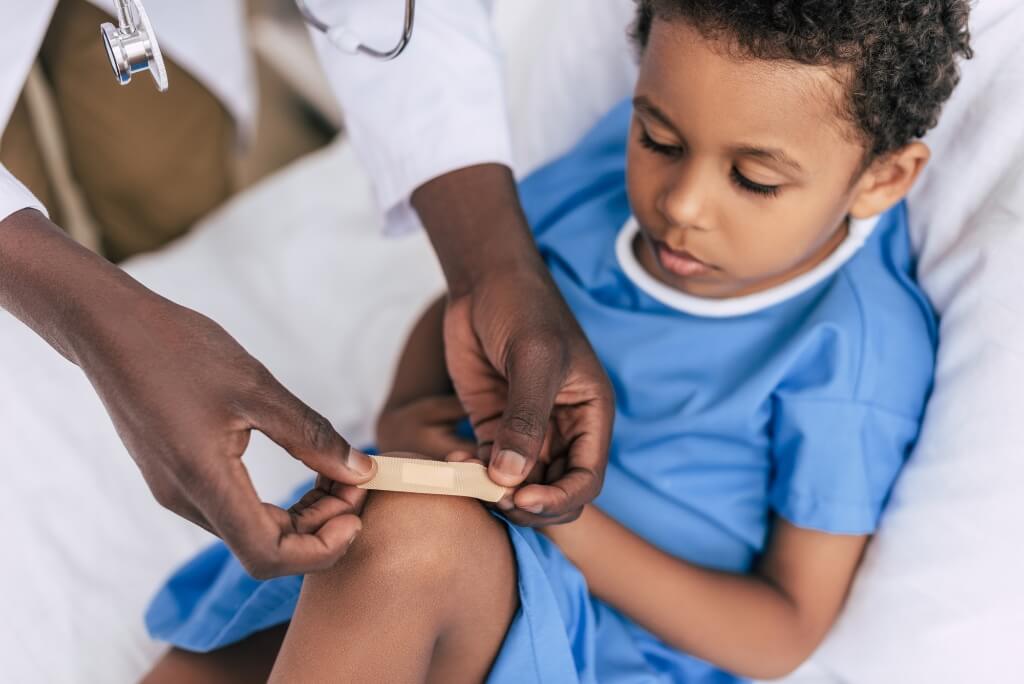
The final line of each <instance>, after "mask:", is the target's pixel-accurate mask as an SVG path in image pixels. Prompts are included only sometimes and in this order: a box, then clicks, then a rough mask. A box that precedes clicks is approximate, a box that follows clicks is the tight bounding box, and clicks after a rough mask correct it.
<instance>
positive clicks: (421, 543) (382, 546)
mask: <svg viewBox="0 0 1024 684" xmlns="http://www.w3.org/2000/svg"><path fill="white" fill-rule="evenodd" d="M349 556H351V557H352V558H350V559H349V560H355V561H357V562H363V563H369V564H371V565H372V566H373V567H374V569H375V570H376V572H378V573H379V576H380V577H381V578H387V579H386V581H388V582H398V581H401V582H403V583H406V584H407V586H419V587H433V586H434V585H444V584H446V583H447V582H448V581H449V580H450V579H451V578H452V576H453V575H454V574H455V573H459V574H460V576H462V575H464V573H471V574H475V573H476V572H478V571H486V572H492V573H493V572H498V573H499V574H500V573H501V571H502V568H506V569H511V566H512V565H513V563H514V559H513V556H512V551H511V544H510V542H509V539H508V534H507V532H506V530H505V526H504V524H503V523H502V522H501V521H499V520H498V519H496V518H495V517H494V516H492V515H491V514H490V513H488V511H487V509H486V508H484V506H483V505H482V504H481V503H480V502H478V501H476V500H474V499H467V498H463V497H451V496H431V495H423V494H398V493H392V492H374V493H373V494H371V496H370V498H369V499H368V501H367V504H366V508H365V509H364V511H363V530H362V532H361V533H360V535H359V537H358V539H357V540H356V541H355V542H354V543H353V546H352V549H351V550H350V551H349ZM341 565H345V562H344V561H343V562H342V564H341ZM512 572H513V576H514V570H513V571H512Z"/></svg>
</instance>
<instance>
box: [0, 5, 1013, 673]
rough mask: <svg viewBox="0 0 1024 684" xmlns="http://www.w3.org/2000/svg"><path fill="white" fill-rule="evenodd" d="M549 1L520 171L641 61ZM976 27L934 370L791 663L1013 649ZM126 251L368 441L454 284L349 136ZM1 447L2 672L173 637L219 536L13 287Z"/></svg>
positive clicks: (930, 256)
mask: <svg viewBox="0 0 1024 684" xmlns="http://www.w3.org/2000/svg"><path fill="white" fill-rule="evenodd" d="M543 4H544V3H542V2H540V1H538V2H518V3H517V4H516V7H515V8H514V9H507V8H508V5H509V3H505V4H504V5H501V4H499V30H500V32H501V36H502V39H503V41H504V43H505V45H506V48H507V51H508V54H509V73H508V87H509V102H510V108H511V111H512V120H513V128H514V133H515V137H516V149H517V165H518V169H517V170H518V171H520V172H526V171H528V170H529V169H531V168H533V167H535V166H536V165H538V164H540V163H542V162H543V161H545V160H546V159H548V158H550V157H551V156H553V155H555V154H557V153H559V152H561V151H562V150H564V149H565V148H567V147H568V146H569V145H570V144H571V143H572V141H573V140H574V138H575V137H576V136H578V135H579V134H580V133H582V132H583V131H584V130H586V128H588V127H589V125H590V124H591V123H592V122H593V121H595V120H596V118H597V117H598V116H599V115H600V114H602V113H603V112H604V111H605V109H607V108H608V107H609V106H610V105H611V103H612V102H614V101H615V100H616V99H617V98H619V97H621V96H622V95H624V94H625V93H626V92H628V89H629V84H630V80H631V78H632V76H633V73H634V72H633V66H632V63H631V61H630V60H629V57H628V55H627V53H626V50H625V49H622V50H618V51H609V50H608V49H607V45H608V43H609V41H615V40H621V26H622V21H623V17H624V16H625V15H626V14H628V11H629V2H628V1H624V2H618V1H617V2H608V3H603V4H601V5H600V6H598V5H596V4H595V3H592V2H591V0H561V1H560V2H559V3H558V4H557V9H555V8H554V7H555V6H554V4H552V3H548V6H547V7H542V5H543ZM595 8H596V9H595ZM541 11H543V12H544V13H545V18H544V21H543V22H539V21H536V15H535V13H536V12H541ZM587 26H589V27H590V29H589V30H587V29H584V28H582V27H587ZM527 27H529V28H530V29H531V30H525V29H526V28H527ZM537 27H543V30H538V29H537ZM973 32H974V36H975V45H976V52H977V56H976V58H975V59H974V60H973V61H972V62H970V63H968V64H966V65H965V66H964V80H963V84H962V85H961V87H960V89H959V90H958V91H957V93H956V94H955V95H954V97H953V99H952V100H951V101H950V103H949V105H948V106H947V107H946V111H945V114H944V118H943V121H942V124H941V125H940V127H939V128H938V129H937V130H935V131H934V132H933V133H932V134H930V136H929V138H928V142H929V143H930V144H931V145H932V148H933V151H934V152H935V157H936V159H937V162H936V163H934V164H933V165H932V166H931V167H930V168H929V170H928V171H927V172H926V174H925V176H924V178H923V179H922V182H921V183H920V185H919V186H918V187H917V189H916V190H915V191H914V193H913V195H912V196H911V199H910V206H911V219H912V224H913V225H912V230H913V239H914V245H915V248H916V249H917V251H918V253H919V255H920V262H919V271H920V279H921V282H922V284H923V286H924V288H925V289H926V291H927V292H928V295H929V296H930V298H931V300H932V303H933V304H934V306H935V307H936V309H937V311H938V312H939V314H940V316H941V329H940V335H941V341H940V346H939V357H938V366H937V373H936V384H935V390H934V394H933V396H932V399H931V401H930V403H929V406H928V410H927V415H926V419H925V423H924V428H923V431H922V435H921V439H920V442H919V444H918V446H917V448H916V451H915V453H914V455H913V457H912V459H911V461H910V463H909V465H908V466H907V469H906V471H905V474H904V475H903V477H902V478H901V480H900V482H899V483H898V485H897V487H896V490H895V492H894V494H893V497H892V500H891V503H890V506H889V509H888V511H887V513H886V516H885V518H884V521H883V524H882V528H881V530H880V532H879V534H878V535H877V537H876V538H875V539H874V541H873V542H872V544H871V546H870V548H869V550H868V553H867V556H866V558H865V561H864V565H863V567H862V569H861V571H860V573H859V576H858V579H857V581H856V583H855V585H854V587H853V591H852V595H851V597H850V600H849V603H848V606H847V607H846V609H845V610H844V612H843V615H842V617H841V619H840V621H839V623H838V624H837V626H836V628H835V629H834V630H833V632H832V634H831V635H830V636H829V638H828V639H827V640H826V642H825V644H824V645H823V646H822V647H821V649H819V651H818V652H817V653H816V654H815V656H814V657H813V658H812V660H811V662H810V663H808V665H807V666H806V667H805V668H803V669H802V670H801V671H800V672H798V673H796V674H795V675H794V676H793V677H792V678H790V684H797V683H801V684H809V683H820V684H826V683H835V682H865V683H871V684H876V683H883V684H884V683H886V682H894V683H895V682H899V683H901V684H902V683H905V682H910V683H913V682H929V683H935V682H938V683H942V682H968V681H1015V680H1019V679H1020V677H1021V675H1020V672H1022V671H1024V656H1022V655H1021V653H1022V650H1021V648H1020V645H1021V642H1022V639H1024V590H1022V587H1021V577H1024V545H1022V544H1021V538H1022V537H1021V530H1024V501H1022V496H1021V491H1022V489H1024V451H1022V447H1021V445H1022V444H1024V397H1022V396H1020V394H1021V392H1022V388H1024V269H1022V266H1024V124H1022V123H1021V122H1022V121H1024V42H1022V41H1021V39H1020V36H1021V35H1022V34H1024V5H1021V4H1020V3H1018V2H1010V1H1009V0H981V3H980V5H979V6H978V9H977V11H976V14H975V17H974V20H973ZM567 35H571V36H573V39H572V40H567V39H566V36H567ZM564 79H569V80H568V81H566V80H564ZM565 82H570V83H574V84H576V85H577V86H578V87H576V88H574V89H573V92H572V93H571V94H568V93H566V91H565V89H564V88H563V87H562V86H561V84H564V83H565ZM339 187H344V188H346V192H343V193H341V192H337V188H339ZM127 269H128V270H129V271H130V272H131V273H132V274H133V275H134V276H135V277H137V278H138V279H140V280H141V281H142V282H144V283H145V284H147V285H148V286H150V287H151V288H153V289H155V290H157V291H158V292H160V293H162V294H164V295H166V296H168V297H171V298H173V299H175V300H176V301H179V302H181V303H182V304H185V305H186V306H190V307H193V308H195V309H198V310H200V311H202V312H204V313H206V314H208V315H210V316H212V317H213V318H214V319H216V320H217V321H219V322H220V323H221V324H222V325H224V327H226V328H227V329H228V330H229V331H230V332H231V333H232V334H233V335H235V336H236V337H237V338H238V339H239V340H240V341H241V342H242V344H243V345H245V346H246V347H247V348H248V349H249V350H250V351H252V352H253V353H254V354H255V355H256V356H257V357H258V358H260V359H261V360H262V361H263V362H264V363H265V364H266V365H267V366H268V367H269V368H270V369H271V370H272V371H273V372H274V374H275V375H277V377H279V378H280V379H281V380H282V382H283V383H284V384H285V385H286V386H288V387H289V388H291V389H292V390H293V391H294V392H296V393H297V394H298V395H299V396H300V397H301V398H303V399H304V400H305V401H307V402H308V403H309V404H311V405H312V406H314V407H316V408H317V409H318V410H319V411H321V412H323V413H324V414H325V415H327V416H328V417H329V418H330V419H331V420H332V421H333V422H334V424H335V425H336V426H337V427H338V429H339V430H340V431H341V432H342V433H343V434H345V435H346V436H348V437H350V438H351V439H352V440H354V441H356V442H366V441H368V440H370V438H371V436H372V433H371V430H372V423H373V416H374V414H375V412H376V410H377V408H378V407H379V405H380V404H381V402H382V400H383V394H384V392H385V390H386V387H387V383H388V379H389V376H390V373H391V369H392V365H393V363H394V361H395V358H396V356H397V354H398V351H399V346H400V344H401V343H402V340H403V338H404V336H405V333H406V331H407V329H408V328H409V326H410V324H411V322H412V320H413V317H414V316H415V315H416V313H417V312H418V311H419V310H420V309H421V308H422V307H423V306H424V305H425V304H426V303H427V301H428V300H430V299H431V298H432V297H433V296H434V295H435V294H437V293H438V292H440V290H441V289H442V287H443V281H442V278H441V275H440V272H439V270H438V268H437V266H436V263H435V260H434V258H433V256H432V253H431V251H430V248H429V245H428V243H427V241H426V239H425V238H424V236H422V235H411V236H407V237H404V238H401V239H388V238H385V237H384V236H383V235H382V231H381V225H380V219H379V217H378V215H377V212H376V209H375V207H374V206H373V198H372V192H371V189H370V187H369V184H368V181H367V180H366V178H365V176H364V174H363V173H362V171H361V170H360V167H359V164H358V162H357V160H356V159H355V158H354V157H353V154H352V152H351V150H350V149H349V148H348V147H347V146H346V145H345V144H344V142H340V143H338V144H336V145H333V146H331V147H329V148H328V149H326V150H324V151H322V152H320V153H317V154H315V155H313V156H311V157H308V158H306V159H304V160H302V161H301V162H299V163H298V164H296V165H294V166H292V167H291V168H289V169H287V170H286V171H284V172H283V173H281V174H279V175H277V176H275V177H273V178H271V179H269V180H267V181H265V182H264V183H262V184H260V185H258V186H256V187H255V188H253V189H252V190H250V191H249V192H247V193H246V194H245V195H243V196H241V197H239V198H237V199H236V200H235V201H233V202H232V203H231V204H230V205H229V206H227V207H225V208H224V209H223V210H222V211H220V212H218V213H217V214H216V215H214V216H211V217H209V218H208V219H207V220H205V221H204V222H203V223H202V225H200V226H199V227H198V228H197V230H196V231H194V232H193V233H192V234H191V235H190V236H188V237H187V238H185V239H184V240H182V241H180V242H179V243H176V244H175V245H173V246H171V247H170V248H168V249H167V250H165V251H163V252H161V253H159V254H154V255H149V256H145V257H142V258H139V259H136V260H133V261H132V262H130V263H129V264H128V265H127ZM398 273H400V274H401V277H395V274H398ZM0 455H2V461H0V463H2V467H3V469H4V471H3V475H2V476H0V520H2V521H3V523H4V526H3V529H4V534H3V536H2V538H0V545H2V546H0V548H2V562H0V680H2V681H10V682H59V683H64V682H69V683H70V682H120V681H132V680H134V679H136V678H137V677H138V676H139V675H140V674H141V673H142V672H144V671H145V670H146V669H147V668H148V667H149V665H150V664H151V663H152V662H153V661H154V659H155V658H156V657H158V655H159V653H160V652H161V649H162V647H161V646H160V645H159V644H156V643H153V642H152V641H150V640H149V639H148V638H147V636H146V634H145V631H144V628H143V624H142V613H143V609H144V606H145V604H146V602H147V601H148V599H149V598H150V596H151V594H152V592H153V591H154V589H155V588H156V586H157V585H158V583H159V582H160V580H161V579H163V578H164V577H165V576H166V575H167V574H168V573H169V572H170V571H171V570H172V569H173V568H174V567H175V566H176V565H177V564H178V563H180V562H181V561H183V560H184V559H185V558H186V557H188V556H189V555H190V554H191V553H193V552H195V551H196V550H198V549H199V548H201V547H202V546H204V545H205V544H207V543H208V542H209V541H210V537H209V536H208V535H207V534H206V533H205V532H203V531H202V530H200V529H198V528H196V527H193V526H191V525H189V524H187V523H185V522H184V521H182V520H181V519H179V518H176V517H175V516H173V515H172V514H170V513H168V512H166V511H164V510H162V509H160V508H159V507H158V506H157V504H156V503H155V502H154V501H153V500H152V497H151V496H150V494H149V493H148V491H147V489H146V487H145V484H144V482H143V480H142V478H141V476H140V475H139V473H138V471H137V470H136V468H135V466H134V464H133V463H132V462H131V460H130V459H129V458H128V456H127V454H126V453H125V450H124V447H123V446H122V445H121V444H120V441H119V440H118V438H117V436H116V434H115V432H114V430H113V428H112V427H111V425H110V421H109V419H108V418H107V416H106V413H105V412H104V410H103V407H102V406H101V405H100V403H99V401H98V400H97V398H96V396H95V394H94V393H93V392H92V390H91V388H90V387H89V385H88V382H87V381H86V380H85V378H84V376H83V375H82V374H81V372H80V371H78V369H77V368H75V367H73V366H71V365H70V364H68V363H67V362H65V361H64V360H63V359H61V358H60V357H59V356H58V355H56V354H55V353H54V352H52V350H50V349H49V348H48V347H47V346H46V345H45V344H44V343H42V342H41V341H39V340H38V339H36V338H35V337H34V336H33V335H32V334H31V333H30V332H29V331H28V330H27V329H25V328H23V327H22V326H21V325H20V324H18V323H17V322H16V321H15V320H14V319H13V318H11V317H9V316H8V315H6V314H3V313H0ZM246 463H247V464H248V466H249V468H250V470H251V471H252V474H253V479H254V481H255V483H256V485H257V488H258V490H259V491H260V492H261V494H262V495H263V496H264V498H266V499H278V498H282V497H283V496H285V495H286V494H287V493H288V492H289V491H290V490H291V488H292V487H293V486H294V485H295V484H296V483H298V482H299V481H300V480H302V479H303V478H305V477H306V476H307V474H306V472H305V471H304V469H303V468H302V467H301V466H300V465H299V464H297V463H296V462H294V461H292V460H291V459H290V458H288V457H287V456H286V455H284V454H283V452H281V451H279V450H278V449H277V448H276V447H274V446H273V445H271V444H270V443H269V441H267V440H265V439H262V438H258V437H257V438H256V439H254V441H253V443H252V446H251V448H250V451H249V453H248V454H247V456H246Z"/></svg>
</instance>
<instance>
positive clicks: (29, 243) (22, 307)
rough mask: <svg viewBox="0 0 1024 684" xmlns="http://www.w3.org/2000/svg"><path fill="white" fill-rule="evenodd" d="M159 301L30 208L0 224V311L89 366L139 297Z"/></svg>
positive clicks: (68, 355)
mask: <svg viewBox="0 0 1024 684" xmlns="http://www.w3.org/2000/svg"><path fill="white" fill-rule="evenodd" d="M147 299H160V298H159V297H158V296H157V295H155V294H154V293H153V292H151V291H150V290H148V289H146V288H145V287H143V286H142V285H141V284H139V283H138V282H137V281H135V280H134V279H132V278H131V276H129V275H128V274H127V273H125V272H124V271H122V270H121V269H119V268H118V267H116V266H114V265H113V264H111V263H110V262H109V261H107V260H106V259H104V258H103V257H101V256H99V255H97V254H94V253H92V252H90V251H89V250H87V249H85V248H84V247H82V246H81V245H79V244H78V243H76V242H75V241H74V240H72V239H71V238H69V237H68V236H67V234H65V233H64V232H63V231H62V230H61V229H60V228H58V227H57V226H56V225H54V224H53V223H52V222H51V221H50V220H49V219H48V218H46V217H45V216H44V215H43V214H41V213H40V212H38V211H35V210H33V209H26V210H23V211H20V212H17V213H15V214H12V215H11V216H10V217H8V218H7V219H5V220H4V221H3V222H2V223H0V308H4V309H7V310H8V311H9V312H10V313H11V314H13V315H14V316H15V317H16V318H18V319H19V320H21V321H22V322H23V323H24V324H25V325H27V326H28V327H29V328H31V329H32V330H34V331H35V332H36V333H37V334H38V335H39V336H40V337H42V338H43V339H44V340H46V341H47V342H48V343H49V344H50V346H52V347H53V348H54V349H56V350H57V351H58V352H59V353H60V354H61V355H62V356H64V357H65V358H67V359H68V360H69V361H71V362H72V363H74V364H76V365H78V366H80V367H82V368H83V369H85V367H86V365H87V363H88V358H89V357H90V356H92V355H93V354H94V353H95V347H96V345H97V344H100V343H101V342H98V341H99V340H102V339H103V338H104V337H105V334H104V333H107V334H115V332H114V331H116V329H118V328H121V327H123V326H124V322H125V317H126V310H127V309H132V308H135V306H136V302H140V301H143V300H147Z"/></svg>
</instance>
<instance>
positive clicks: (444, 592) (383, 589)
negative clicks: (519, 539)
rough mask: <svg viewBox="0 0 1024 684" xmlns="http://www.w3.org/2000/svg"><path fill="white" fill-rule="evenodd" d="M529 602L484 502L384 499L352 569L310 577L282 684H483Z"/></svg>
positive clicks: (278, 676)
mask: <svg viewBox="0 0 1024 684" xmlns="http://www.w3.org/2000/svg"><path fill="white" fill-rule="evenodd" d="M518 598H519V597H518V590H517V585H516V568H515V559H514V556H513V553H512V549H511V544H510V542H509V539H508V534H507V532H506V530H505V527H504V525H503V524H502V523H501V522H500V521H498V520H497V519H495V518H494V517H493V516H491V515H490V514H489V513H488V512H487V511H486V510H485V509H484V507H483V506H482V505H481V504H480V503H479V502H476V501H473V500H470V499H462V498H453V497H440V496H427V495H414V494H393V493H374V494H373V495H372V496H371V497H370V499H369V500H368V502H367V505H366V509H365V511H364V513H363V532H362V534H361V536H360V538H359V539H358V540H357V541H356V542H355V543H354V544H353V546H352V548H351V550H350V551H349V553H348V554H347V555H346V556H345V558H344V559H342V561H341V562H340V563H338V565H336V566H335V567H334V568H332V569H331V570H328V571H325V572H322V573H317V574H315V575H309V576H307V577H306V580H305V583H304V584H303V588H302V594H301V596H300V598H299V605H298V607H297V608H296V611H295V616H294V618H293V620H292V624H291V627H290V628H289V631H288V635H287V637H286V638H285V641H284V644H283V645H282V648H281V653H280V655H279V658H278V662H277V664H276V665H275V667H274V671H273V674H272V675H271V681H279V682H290V681H310V682H314V681H387V682H424V681H427V682H445V683H446V684H448V683H459V682H480V681H483V680H484V679H485V678H486V676H487V673H488V672H489V671H490V668H491V665H492V663H493V662H494V658H495V656H496V655H497V653H498V651H499V650H500V648H501V644H502V642H503V640H504V637H505V633H506V631H507V630H508V626H509V624H510V623H511V621H512V618H513V616H514V615H515V611H516V609H517V608H518Z"/></svg>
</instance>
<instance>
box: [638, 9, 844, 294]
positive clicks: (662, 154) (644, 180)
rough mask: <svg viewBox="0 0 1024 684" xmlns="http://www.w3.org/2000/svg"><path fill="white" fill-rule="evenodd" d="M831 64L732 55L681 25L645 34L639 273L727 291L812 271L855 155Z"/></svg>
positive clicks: (834, 233)
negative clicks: (841, 116)
mask: <svg viewBox="0 0 1024 684" xmlns="http://www.w3.org/2000/svg"><path fill="white" fill-rule="evenodd" d="M842 93H843V91H842V86H841V85H840V83H839V81H838V78H837V74H836V73H835V71H834V70H832V69H830V68H824V67H820V68H819V67H811V66H803V65H796V64H790V63H784V62H781V61H765V60H755V59H740V58H738V57H735V56H732V55H730V54H729V52H728V51H727V50H725V49H724V47H723V46H722V45H720V44H718V43H716V42H711V41H709V40H708V39H706V38H704V37H702V36H701V34H700V33H699V32H698V31H696V30H695V29H693V28H692V27H690V26H689V25H688V24H687V23H686V22H684V21H672V22H669V21H658V20H656V21H655V23H654V26H653V27H652V29H651V35H650V39H649V42H648V45H647V48H646V50H645V52H644V55H643V58H642V62H641V68H640V78H639V82H638V83H637V88H636V99H635V113H634V116H633V124H632V127H631V130H630V141H629V152H628V185H629V195H630V201H631V203H632V206H633V211H634V213H635V214H636V217H637V220H638V221H639V223H640V225H641V227H642V229H643V235H644V236H645V238H646V239H644V240H640V241H638V244H637V245H635V246H634V248H635V249H636V250H637V255H638V257H639V259H640V261H641V263H642V264H643V265H644V267H645V268H646V270H647V271H648V272H650V273H651V274H652V275H653V276H655V277H656V278H658V279H659V280H661V281H662V282H664V283H665V284H667V285H670V286H671V287H674V288H676V289H679V290H682V291H684V292H687V293H690V294H694V295H698V296H703V297H733V296H737V295H743V294H749V293H752V292H757V291H759V290H763V289H766V288H768V287H772V286H774V285H777V284H779V283H782V282H785V281H786V280H789V279H791V278H793V277H794V276H796V275H799V274H800V273H803V272H804V271H807V270H809V269H811V268H813V267H814V266H815V265H817V264H818V263H819V262H820V261H822V260H823V259H824V258H825V257H827V256H828V254H829V253H831V251H832V250H833V249H834V248H835V247H836V245H838V244H839V243H840V242H841V241H842V240H843V238H844V237H845V236H846V216H847V213H848V212H849V210H850V206H851V203H852V202H853V200H854V197H855V194H856V192H857V190H858V189H857V187H855V185H856V184H855V181H856V178H855V176H856V175H857V172H858V169H859V167H860V165H861V162H862V159H863V154H864V148H863V146H862V145H861V144H860V143H858V142H856V136H855V135H854V133H853V129H852V124H849V123H846V122H845V121H843V120H842V119H841V118H840V116H839V114H838V113H837V107H838V103H839V102H840V98H841V97H842Z"/></svg>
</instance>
